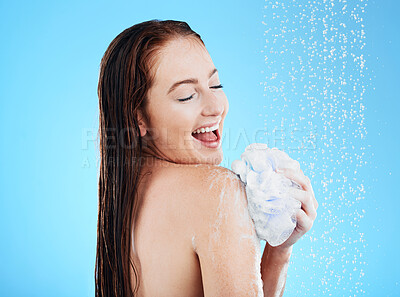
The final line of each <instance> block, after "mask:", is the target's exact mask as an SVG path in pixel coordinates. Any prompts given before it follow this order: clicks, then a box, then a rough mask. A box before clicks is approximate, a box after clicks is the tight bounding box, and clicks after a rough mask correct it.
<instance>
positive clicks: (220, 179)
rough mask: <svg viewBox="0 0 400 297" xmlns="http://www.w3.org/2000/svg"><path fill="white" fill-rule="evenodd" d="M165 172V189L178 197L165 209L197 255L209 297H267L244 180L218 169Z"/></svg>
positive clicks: (202, 166)
mask: <svg viewBox="0 0 400 297" xmlns="http://www.w3.org/2000/svg"><path fill="white" fill-rule="evenodd" d="M161 172H162V174H161V175H160V176H163V177H164V178H162V180H163V185H162V186H161V187H159V189H162V190H163V191H164V193H165V194H166V195H167V196H166V197H169V198H173V199H171V200H170V201H172V202H168V203H165V204H164V205H165V206H164V207H165V208H170V211H168V215H169V216H170V220H171V221H173V225H174V226H178V227H177V229H175V232H180V233H181V234H182V235H183V238H186V240H185V242H187V243H188V244H189V246H190V248H191V249H192V251H193V254H196V255H197V258H198V261H199V267H201V272H200V273H201V276H202V282H203V289H204V295H206V296H207V295H210V296H261V294H262V293H261V292H262V281H261V273H260V261H261V255H260V243H259V241H258V238H257V235H256V232H255V228H254V224H253V222H252V220H251V218H250V215H249V212H248V209H247V199H246V198H247V197H246V191H245V186H244V184H243V183H242V182H241V180H240V178H239V177H238V176H237V175H236V174H235V173H234V172H232V171H231V170H229V169H227V168H224V167H220V166H212V165H195V166H183V167H173V168H166V169H165V170H162V171H160V173H161ZM165 191H167V192H168V193H166V192H165ZM170 203H172V204H173V206H171V204H170ZM171 236H173V235H171ZM181 238H182V237H181Z"/></svg>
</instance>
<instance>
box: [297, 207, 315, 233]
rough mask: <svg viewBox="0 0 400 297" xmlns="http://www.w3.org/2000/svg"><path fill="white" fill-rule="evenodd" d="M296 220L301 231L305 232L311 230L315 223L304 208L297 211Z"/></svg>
mask: <svg viewBox="0 0 400 297" xmlns="http://www.w3.org/2000/svg"><path fill="white" fill-rule="evenodd" d="M296 220H297V226H296V228H297V229H298V231H299V232H300V233H303V234H304V233H306V232H307V231H309V230H310V229H311V227H312V226H313V223H314V220H311V219H310V217H309V216H307V214H306V213H305V212H304V211H303V210H302V209H299V210H297V211H296Z"/></svg>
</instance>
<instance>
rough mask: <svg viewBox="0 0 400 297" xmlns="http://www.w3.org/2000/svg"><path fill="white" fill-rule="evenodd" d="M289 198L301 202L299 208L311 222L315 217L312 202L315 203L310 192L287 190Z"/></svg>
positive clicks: (315, 213) (315, 212)
mask: <svg viewBox="0 0 400 297" xmlns="http://www.w3.org/2000/svg"><path fill="white" fill-rule="evenodd" d="M289 193H290V194H291V196H292V197H293V198H295V199H297V200H299V201H300V202H301V208H302V209H303V210H304V212H305V213H306V215H307V216H309V217H310V218H311V219H312V220H313V221H314V220H315V218H316V217H317V211H316V208H315V204H314V201H315V202H316V200H315V198H314V195H313V194H312V193H311V192H309V191H308V192H307V191H303V190H300V189H296V188H289Z"/></svg>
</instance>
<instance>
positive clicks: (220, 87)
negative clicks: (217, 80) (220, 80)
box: [178, 84, 223, 102]
mask: <svg viewBox="0 0 400 297" xmlns="http://www.w3.org/2000/svg"><path fill="white" fill-rule="evenodd" d="M210 88H211V89H222V88H223V86H222V85H221V84H219V85H218V86H213V87H210ZM192 98H193V95H192V96H190V97H188V98H183V99H178V101H180V102H183V101H188V100H190V99H192Z"/></svg>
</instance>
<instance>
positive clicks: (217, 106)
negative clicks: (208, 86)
mask: <svg viewBox="0 0 400 297" xmlns="http://www.w3.org/2000/svg"><path fill="white" fill-rule="evenodd" d="M203 102H204V103H203V109H202V115H203V116H220V115H222V113H223V112H224V98H223V96H218V95H215V93H214V92H213V91H209V92H207V93H206V94H205V96H204V100H203Z"/></svg>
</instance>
